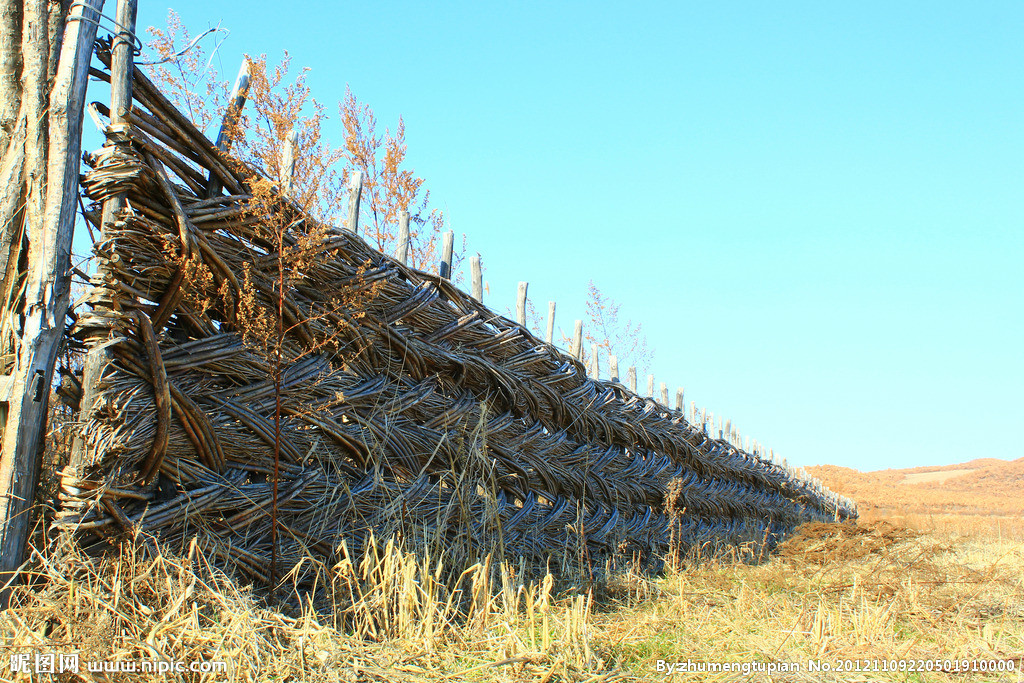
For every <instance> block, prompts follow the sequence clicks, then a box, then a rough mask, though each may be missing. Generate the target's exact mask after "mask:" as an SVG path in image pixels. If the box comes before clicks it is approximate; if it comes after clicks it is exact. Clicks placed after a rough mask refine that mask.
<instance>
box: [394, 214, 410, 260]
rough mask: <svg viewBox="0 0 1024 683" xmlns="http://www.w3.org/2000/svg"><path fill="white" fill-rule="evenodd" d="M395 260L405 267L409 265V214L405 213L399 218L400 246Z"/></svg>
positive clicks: (396, 249)
mask: <svg viewBox="0 0 1024 683" xmlns="http://www.w3.org/2000/svg"><path fill="white" fill-rule="evenodd" d="M395 258H396V259H398V260H399V261H401V263H402V265H403V266H407V265H409V212H408V211H403V212H402V213H401V214H399V216H398V245H397V247H395Z"/></svg>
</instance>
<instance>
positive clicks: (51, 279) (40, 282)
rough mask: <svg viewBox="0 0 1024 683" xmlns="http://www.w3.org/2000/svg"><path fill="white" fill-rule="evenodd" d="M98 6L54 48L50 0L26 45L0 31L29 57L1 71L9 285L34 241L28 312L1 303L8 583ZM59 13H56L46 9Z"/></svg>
mask: <svg viewBox="0 0 1024 683" xmlns="http://www.w3.org/2000/svg"><path fill="white" fill-rule="evenodd" d="M7 4H11V5H12V6H13V5H18V4H20V3H7ZM102 8H103V0H80V1H79V2H75V3H73V4H72V5H71V7H70V9H69V10H68V18H67V22H66V29H65V30H64V33H63V40H62V42H61V43H60V45H59V46H58V45H57V42H56V41H60V40H61V38H60V36H61V28H63V27H62V26H60V25H58V26H54V27H52V28H53V29H54V30H53V31H52V36H53V39H54V41H55V42H54V43H53V44H51V43H50V37H51V32H49V31H47V30H46V29H45V28H44V27H46V26H47V19H48V17H47V14H48V12H47V3H44V2H38V1H37V2H27V3H24V4H23V6H22V12H23V16H22V21H21V30H22V35H21V44H20V45H10V44H6V43H5V42H4V40H5V39H6V40H13V41H17V39H18V36H17V35H16V33H15V35H13V36H12V35H5V36H3V37H2V38H0V52H3V53H4V55H3V57H4V58H6V56H7V55H10V54H11V53H12V50H13V51H15V52H20V58H21V59H22V62H23V66H22V71H21V77H20V79H17V78H15V79H13V80H12V79H10V78H8V79H7V80H4V77H5V76H7V74H0V99H2V100H3V101H2V102H0V106H2V107H14V108H16V109H18V113H17V117H18V122H19V125H18V126H17V127H16V128H15V129H14V130H12V131H7V130H4V131H3V132H2V133H0V135H2V136H3V138H2V140H3V143H4V145H3V150H0V151H3V164H2V167H3V170H4V171H5V173H4V178H3V181H4V183H5V185H4V193H3V195H4V196H3V198H2V199H0V206H2V209H0V211H2V212H3V213H2V215H0V242H2V244H0V261H2V265H3V268H0V277H3V278H4V285H7V284H8V282H7V275H8V272H9V271H10V269H11V268H14V267H15V264H17V263H18V260H20V259H21V258H22V257H23V254H22V248H21V245H22V243H21V240H20V237H18V239H14V237H15V236H16V235H17V233H20V229H21V226H22V225H23V226H26V227H28V228H29V229H27V230H26V231H25V233H26V234H27V236H28V240H29V247H30V248H29V250H28V254H27V274H26V275H27V277H26V279H25V288H24V294H23V295H22V296H23V297H24V298H23V302H24V305H23V306H21V308H20V310H21V311H22V312H23V313H19V314H18V315H17V320H16V321H15V319H14V317H13V316H9V314H10V313H13V310H11V309H6V308H5V309H4V310H3V311H2V315H0V323H2V325H0V327H3V328H4V329H5V330H9V332H4V333H5V334H8V333H10V334H13V335H15V338H16V342H15V348H14V354H13V355H14V361H13V367H11V371H12V372H11V374H10V375H7V374H6V373H5V372H4V371H6V370H7V368H6V367H0V373H4V374H3V378H4V379H3V380H2V381H0V385H2V386H4V387H6V391H7V394H6V395H5V396H0V401H2V402H3V403H6V410H3V411H0V413H6V415H5V417H6V420H5V421H4V423H3V426H4V431H3V449H2V452H0V586H10V585H11V584H13V583H14V581H15V580H16V578H17V576H16V572H17V570H18V568H19V567H20V565H21V563H22V561H23V558H24V554H25V543H26V541H27V539H28V534H29V530H30V529H31V525H32V519H31V515H30V510H31V506H32V503H33V501H34V499H35V495H36V486H37V484H38V479H39V470H40V465H41V463H40V457H41V455H42V452H43V449H42V448H41V447H40V445H41V444H40V442H41V439H42V437H43V434H44V433H45V428H46V413H47V405H48V400H49V393H50V391H49V389H50V382H51V380H52V378H53V366H54V362H55V361H56V357H57V351H58V348H59V346H60V341H61V338H62V337H63V333H64V319H65V315H66V314H67V309H68V303H69V298H70V296H69V294H70V286H71V279H70V267H71V237H72V230H73V226H74V217H75V211H76V208H77V200H78V170H79V164H80V157H81V140H82V119H83V116H84V111H85V91H86V85H87V82H88V74H89V60H90V58H91V56H92V49H93V44H94V42H95V39H96V23H95V22H96V21H98V20H99V17H100V12H101V10H102ZM134 16H135V3H134V2H128V1H124V2H119V3H118V10H117V17H118V21H119V23H121V24H122V25H124V26H125V27H127V28H128V29H129V30H133V29H134ZM58 17H60V14H59V13H54V14H53V15H50V18H53V19H57V18H58ZM83 19H85V20H84V21H83ZM127 39H128V38H127V36H125V35H124V32H123V31H122V32H120V33H119V40H117V41H116V44H117V45H118V46H119V47H120V45H121V44H122V43H125V42H126V41H127ZM58 50H59V53H60V57H59V60H58V61H57V62H56V67H55V71H54V73H53V74H52V75H53V81H52V83H53V85H52V87H50V84H49V79H50V75H51V74H50V73H49V72H50V67H51V63H52V55H53V54H54V53H56V52H57V51H58ZM124 50H125V51H127V52H128V54H129V55H130V53H131V46H130V45H125V47H124ZM128 59H129V60H130V59H131V57H130V56H129V57H128ZM129 64H130V61H129ZM11 89H13V90H14V92H11ZM14 94H17V95H19V96H20V97H19V98H18V99H19V100H20V103H18V104H15V102H17V100H15V101H13V102H12V95H14ZM21 122H24V126H21V125H20V123H21ZM21 131H24V132H23V133H22V132H21ZM22 136H23V137H22ZM8 171H9V172H10V173H12V174H13V177H12V175H10V174H8V173H7V172H8ZM12 202H13V203H12ZM9 206H10V207H11V209H12V211H11V212H10V213H8V207H9ZM15 214H18V215H17V217H16V216H15ZM12 257H13V258H14V259H16V260H14V261H13V262H11V260H10V259H11V258H12ZM16 274H17V273H16ZM22 316H23V317H22ZM0 417H3V416H2V415H0ZM7 596H8V592H7V590H6V589H0V606H4V605H5V604H6V601H7Z"/></svg>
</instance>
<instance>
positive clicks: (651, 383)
mask: <svg viewBox="0 0 1024 683" xmlns="http://www.w3.org/2000/svg"><path fill="white" fill-rule="evenodd" d="M647 396H648V397H650V398H654V375H651V374H649V375H647Z"/></svg>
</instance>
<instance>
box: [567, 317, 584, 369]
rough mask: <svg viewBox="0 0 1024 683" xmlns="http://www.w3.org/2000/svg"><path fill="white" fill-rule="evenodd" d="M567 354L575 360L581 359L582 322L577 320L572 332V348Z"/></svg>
mask: <svg viewBox="0 0 1024 683" xmlns="http://www.w3.org/2000/svg"><path fill="white" fill-rule="evenodd" d="M569 353H570V354H571V355H572V357H573V358H575V359H576V360H580V359H581V358H583V321H582V320H577V321H576V325H575V327H574V328H573V331H572V346H571V347H570V349H569Z"/></svg>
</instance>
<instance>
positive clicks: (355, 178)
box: [345, 171, 363, 235]
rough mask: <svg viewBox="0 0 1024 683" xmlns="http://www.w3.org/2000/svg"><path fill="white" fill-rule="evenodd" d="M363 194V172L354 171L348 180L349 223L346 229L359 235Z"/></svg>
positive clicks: (346, 224) (347, 222)
mask: <svg viewBox="0 0 1024 683" xmlns="http://www.w3.org/2000/svg"><path fill="white" fill-rule="evenodd" d="M362 194H363V172H362V171H352V175H351V176H349V179H348V221H346V223H345V229H347V230H348V231H349V232H354V233H355V234H357V235H358V234H359V198H360V197H361V196H362Z"/></svg>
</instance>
